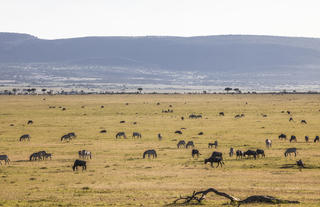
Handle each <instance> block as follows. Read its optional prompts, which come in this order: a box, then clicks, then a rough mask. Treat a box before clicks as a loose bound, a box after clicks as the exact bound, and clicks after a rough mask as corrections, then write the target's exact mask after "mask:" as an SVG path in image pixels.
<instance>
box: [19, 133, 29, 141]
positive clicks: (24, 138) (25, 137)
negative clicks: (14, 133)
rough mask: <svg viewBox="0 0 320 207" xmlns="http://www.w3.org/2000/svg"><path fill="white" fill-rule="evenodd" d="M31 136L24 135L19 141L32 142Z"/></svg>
mask: <svg viewBox="0 0 320 207" xmlns="http://www.w3.org/2000/svg"><path fill="white" fill-rule="evenodd" d="M30 138H31V137H30V135H29V134H24V135H22V136H21V137H20V139H19V141H20V142H21V141H24V140H28V141H30Z"/></svg>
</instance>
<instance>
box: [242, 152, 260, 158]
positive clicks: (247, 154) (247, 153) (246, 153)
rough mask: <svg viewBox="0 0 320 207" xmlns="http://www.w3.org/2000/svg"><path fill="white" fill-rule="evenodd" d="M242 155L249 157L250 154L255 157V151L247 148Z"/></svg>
mask: <svg viewBox="0 0 320 207" xmlns="http://www.w3.org/2000/svg"><path fill="white" fill-rule="evenodd" d="M243 156H244V157H245V156H248V158H250V157H251V156H253V157H254V159H257V152H256V151H253V150H248V151H246V152H244V153H243Z"/></svg>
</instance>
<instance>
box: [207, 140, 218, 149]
mask: <svg viewBox="0 0 320 207" xmlns="http://www.w3.org/2000/svg"><path fill="white" fill-rule="evenodd" d="M212 146H214V148H215V149H216V148H217V147H218V141H217V140H216V141H214V143H208V148H212Z"/></svg>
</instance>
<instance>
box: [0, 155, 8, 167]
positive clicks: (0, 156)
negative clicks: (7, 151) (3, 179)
mask: <svg viewBox="0 0 320 207" xmlns="http://www.w3.org/2000/svg"><path fill="white" fill-rule="evenodd" d="M2 160H4V163H5V165H6V164H9V163H10V159H9V157H8V155H0V164H1V165H2V163H1V161H2Z"/></svg>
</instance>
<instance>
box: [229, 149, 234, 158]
mask: <svg viewBox="0 0 320 207" xmlns="http://www.w3.org/2000/svg"><path fill="white" fill-rule="evenodd" d="M233 154H234V149H233V148H232V147H231V148H230V151H229V156H230V157H232V156H233Z"/></svg>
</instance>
